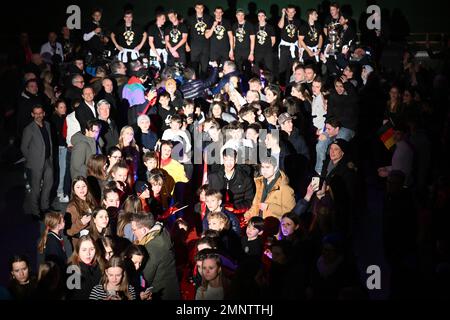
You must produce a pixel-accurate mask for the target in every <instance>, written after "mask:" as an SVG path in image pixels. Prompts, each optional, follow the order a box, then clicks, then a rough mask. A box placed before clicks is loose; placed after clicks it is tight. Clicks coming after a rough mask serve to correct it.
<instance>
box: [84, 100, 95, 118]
mask: <svg viewBox="0 0 450 320" xmlns="http://www.w3.org/2000/svg"><path fill="white" fill-rule="evenodd" d="M84 103H85V104H86V105H87V106H88V107H89V109H91V111H92V114H93V115H94V117H95V116H96V113H95V103H94V102H92V105H90V104H89V103H87V102H86V101H85V102H84Z"/></svg>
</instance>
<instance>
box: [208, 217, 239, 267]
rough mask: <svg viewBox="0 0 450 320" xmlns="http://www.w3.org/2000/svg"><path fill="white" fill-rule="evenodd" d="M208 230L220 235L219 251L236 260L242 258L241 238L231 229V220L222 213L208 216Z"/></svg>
mask: <svg viewBox="0 0 450 320" xmlns="http://www.w3.org/2000/svg"><path fill="white" fill-rule="evenodd" d="M207 219H208V228H209V229H211V230H215V231H218V232H219V233H220V243H219V249H221V250H223V251H224V252H225V253H226V254H227V255H229V256H230V257H231V258H233V259H235V260H239V258H240V257H241V256H242V255H241V253H242V251H241V241H240V239H239V236H238V235H237V234H236V233H235V232H234V231H233V230H231V228H230V219H229V218H228V216H227V215H225V214H224V213H222V212H220V211H215V212H210V213H209V214H208V217H207Z"/></svg>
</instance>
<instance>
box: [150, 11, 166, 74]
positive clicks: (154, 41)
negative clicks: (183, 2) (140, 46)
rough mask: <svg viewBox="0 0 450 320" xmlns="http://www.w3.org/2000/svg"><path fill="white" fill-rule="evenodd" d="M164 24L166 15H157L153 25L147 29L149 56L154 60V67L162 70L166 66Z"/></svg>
mask: <svg viewBox="0 0 450 320" xmlns="http://www.w3.org/2000/svg"><path fill="white" fill-rule="evenodd" d="M165 24H166V15H165V14H164V13H158V14H157V15H156V22H155V24H153V25H151V26H150V28H149V29H148V44H149V46H150V56H151V57H154V58H156V61H155V65H156V66H157V67H158V68H160V69H163V68H164V66H165V65H166V64H167V57H168V54H167V50H166V41H165V36H164V25H165Z"/></svg>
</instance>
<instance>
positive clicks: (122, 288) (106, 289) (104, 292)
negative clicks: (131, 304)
mask: <svg viewBox="0 0 450 320" xmlns="http://www.w3.org/2000/svg"><path fill="white" fill-rule="evenodd" d="M125 271H126V269H125V263H124V262H123V260H122V259H121V258H119V257H112V258H111V259H110V260H109V261H108V262H107V263H106V266H105V271H104V273H103V277H102V280H101V282H100V284H98V285H96V286H95V287H94V288H93V289H92V291H91V294H90V295H89V299H90V300H136V293H135V290H134V288H133V286H131V285H130V284H128V277H127V274H126V272H125Z"/></svg>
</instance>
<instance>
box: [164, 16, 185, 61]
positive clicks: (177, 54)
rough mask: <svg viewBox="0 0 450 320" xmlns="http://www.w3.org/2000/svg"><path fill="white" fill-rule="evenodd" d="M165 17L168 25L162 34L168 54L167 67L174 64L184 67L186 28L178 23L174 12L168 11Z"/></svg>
mask: <svg viewBox="0 0 450 320" xmlns="http://www.w3.org/2000/svg"><path fill="white" fill-rule="evenodd" d="M167 17H168V18H169V21H170V25H169V26H168V27H167V28H166V30H165V32H164V35H165V42H166V48H167V51H168V52H169V57H168V59H167V65H168V66H174V65H175V63H181V64H183V65H186V42H187V38H188V30H187V27H186V25H185V24H183V23H180V21H179V20H178V14H177V13H176V12H175V11H174V10H169V12H168V13H167Z"/></svg>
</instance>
